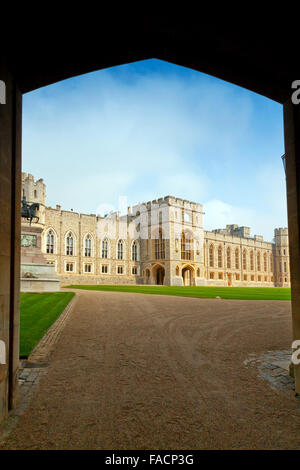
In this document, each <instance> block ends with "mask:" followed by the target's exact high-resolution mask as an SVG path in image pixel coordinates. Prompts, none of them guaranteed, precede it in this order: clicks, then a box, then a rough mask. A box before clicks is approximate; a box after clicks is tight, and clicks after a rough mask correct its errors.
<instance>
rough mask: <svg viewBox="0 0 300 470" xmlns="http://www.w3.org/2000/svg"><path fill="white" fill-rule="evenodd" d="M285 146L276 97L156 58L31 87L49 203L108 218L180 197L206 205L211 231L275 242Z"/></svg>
mask: <svg viewBox="0 0 300 470" xmlns="http://www.w3.org/2000/svg"><path fill="white" fill-rule="evenodd" d="M283 153H284V144H283V120H282V106H281V105H280V104H278V103H275V102H273V101H271V100H269V99H267V98H264V97H262V96H260V95H257V94H255V93H252V92H250V91H247V90H245V89H243V88H240V87H237V86H235V85H231V84H229V83H226V82H224V81H221V80H218V79H216V78H214V77H210V76H208V75H205V74H202V73H199V72H196V71H192V70H190V69H187V68H183V67H179V66H176V65H174V64H170V63H167V62H163V61H160V60H147V61H142V62H136V63H133V64H128V65H123V66H119V67H113V68H110V69H106V70H102V71H98V72H94V73H90V74H86V75H82V76H80V77H75V78H72V79H70V80H65V81H62V82H59V83H56V84H54V85H51V86H48V87H45V88H41V89H39V90H36V91H34V92H31V93H28V94H26V95H25V96H24V104H23V171H25V172H28V173H32V174H34V176H35V178H37V179H38V178H44V181H45V183H46V185H47V205H49V206H52V207H55V205H56V204H61V205H62V208H63V209H66V210H70V209H71V208H72V209H74V211H79V212H83V213H87V214H89V213H101V214H102V215H103V213H105V212H108V211H109V210H111V209H115V210H118V209H119V208H120V201H122V203H121V206H122V207H123V206H124V205H125V206H127V205H133V204H136V203H138V202H145V201H149V200H153V199H156V198H157V197H161V196H166V195H173V196H177V197H181V198H184V199H189V200H192V201H195V202H199V203H202V204H204V211H205V216H204V228H205V229H206V230H210V229H213V228H221V227H224V226H225V225H226V224H233V223H237V224H239V225H246V226H250V227H251V233H252V235H254V234H261V235H263V236H264V238H265V239H266V240H271V239H272V238H273V230H274V228H275V227H283V226H286V225H287V216H286V193H285V176H284V170H283V166H282V161H281V155H282V154H283ZM124 201H125V203H124ZM122 207H121V210H122Z"/></svg>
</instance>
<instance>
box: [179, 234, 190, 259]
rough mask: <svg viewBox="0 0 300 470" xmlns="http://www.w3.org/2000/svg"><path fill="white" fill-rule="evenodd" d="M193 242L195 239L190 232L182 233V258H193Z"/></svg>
mask: <svg viewBox="0 0 300 470" xmlns="http://www.w3.org/2000/svg"><path fill="white" fill-rule="evenodd" d="M192 244H193V240H192V238H191V236H190V234H189V233H184V232H182V234H181V259H186V260H191V259H192Z"/></svg>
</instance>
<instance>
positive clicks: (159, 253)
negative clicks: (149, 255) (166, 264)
mask: <svg viewBox="0 0 300 470" xmlns="http://www.w3.org/2000/svg"><path fill="white" fill-rule="evenodd" d="M154 248H155V259H165V240H164V238H163V233H162V229H161V228H160V229H159V231H158V234H157V235H156V237H155V243H154Z"/></svg>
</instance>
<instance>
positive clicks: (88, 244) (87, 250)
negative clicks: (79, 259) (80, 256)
mask: <svg viewBox="0 0 300 470" xmlns="http://www.w3.org/2000/svg"><path fill="white" fill-rule="evenodd" d="M84 256H92V238H91V236H90V234H88V235H87V236H86V237H85V239H84Z"/></svg>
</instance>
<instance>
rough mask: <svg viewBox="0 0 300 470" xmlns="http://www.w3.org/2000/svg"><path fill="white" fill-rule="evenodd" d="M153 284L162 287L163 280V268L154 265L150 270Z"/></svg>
mask: <svg viewBox="0 0 300 470" xmlns="http://www.w3.org/2000/svg"><path fill="white" fill-rule="evenodd" d="M152 275H153V281H154V284H156V285H158V286H162V285H163V284H164V279H165V268H164V267H163V266H161V265H160V264H159V265H156V266H154V268H153V270H152Z"/></svg>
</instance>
